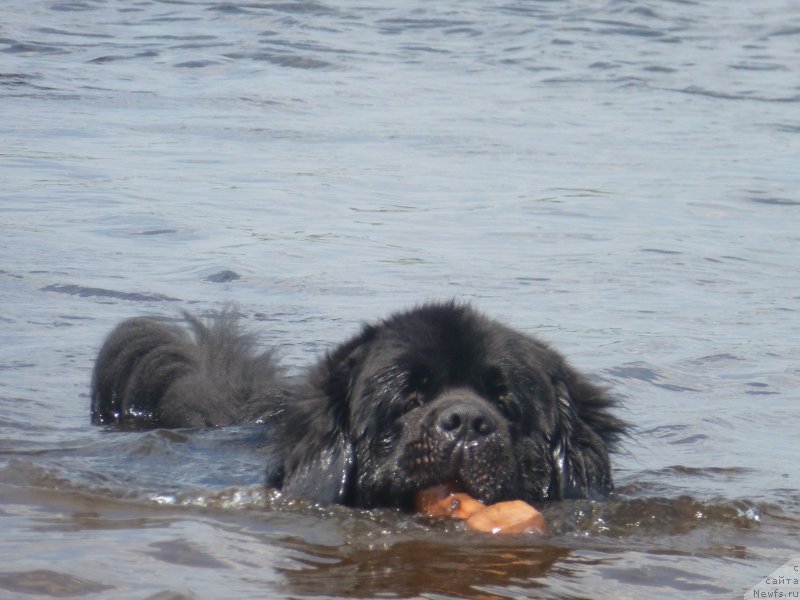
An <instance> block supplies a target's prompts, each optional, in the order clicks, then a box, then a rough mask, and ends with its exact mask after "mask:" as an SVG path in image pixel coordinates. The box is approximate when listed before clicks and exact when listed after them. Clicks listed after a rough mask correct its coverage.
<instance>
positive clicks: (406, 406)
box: [403, 392, 422, 414]
mask: <svg viewBox="0 0 800 600" xmlns="http://www.w3.org/2000/svg"><path fill="white" fill-rule="evenodd" d="M420 406H422V396H421V395H420V394H418V393H416V392H415V393H413V394H409V395H408V397H407V398H406V401H405V402H404V403H403V414H405V413H409V412H411V411H412V410H414V409H415V408H419V407H420Z"/></svg>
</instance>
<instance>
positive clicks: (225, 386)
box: [91, 311, 286, 427]
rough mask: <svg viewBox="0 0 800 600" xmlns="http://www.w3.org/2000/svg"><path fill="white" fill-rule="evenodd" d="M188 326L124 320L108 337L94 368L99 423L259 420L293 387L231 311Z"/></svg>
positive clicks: (95, 414)
mask: <svg viewBox="0 0 800 600" xmlns="http://www.w3.org/2000/svg"><path fill="white" fill-rule="evenodd" d="M185 317H186V321H187V323H188V328H184V327H179V326H176V325H169V324H165V323H162V322H160V321H158V320H155V319H150V318H134V319H129V320H127V321H124V322H123V323H121V324H120V325H118V326H117V328H116V329H114V330H113V331H112V332H111V334H110V335H109V336H108V338H107V339H106V341H105V343H104V344H103V347H102V348H101V350H100V354H99V355H98V357H97V361H96V363H95V366H94V373H93V375H92V392H91V396H92V407H91V411H92V422H93V423H96V424H107V423H124V424H130V425H136V426H143V427H210V426H217V425H232V424H243V423H253V422H258V421H259V420H262V419H264V418H267V417H268V415H269V413H270V412H274V411H278V410H280V405H281V399H282V398H283V396H284V394H285V392H284V390H285V389H286V387H285V385H284V378H283V376H282V373H281V370H280V368H279V366H278V363H277V360H276V358H275V356H274V353H273V352H271V351H266V352H259V351H258V350H257V349H256V344H255V339H254V337H253V336H252V335H250V334H248V333H246V332H245V331H243V330H242V328H241V326H240V325H239V322H238V318H237V315H236V314H235V313H233V312H232V311H225V312H223V313H221V314H219V315H218V316H217V317H216V318H215V319H214V320H213V321H212V322H211V323H210V324H209V325H206V324H204V323H202V322H201V321H199V320H198V319H196V318H195V317H192V316H190V315H188V314H187V315H185Z"/></svg>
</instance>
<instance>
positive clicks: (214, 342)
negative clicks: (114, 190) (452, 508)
mask: <svg viewBox="0 0 800 600" xmlns="http://www.w3.org/2000/svg"><path fill="white" fill-rule="evenodd" d="M187 319H188V322H189V325H190V331H191V333H190V332H189V331H187V330H186V329H185V328H181V327H177V326H172V325H166V324H162V323H159V322H157V321H155V320H152V319H145V318H137V319H131V320H129V321H125V322H123V323H122V324H121V325H119V326H118V327H117V329H115V330H114V331H113V332H112V333H111V334H110V335H109V337H108V339H107V340H106V342H105V344H104V345H103V348H102V349H101V351H100V355H99V356H98V359H97V363H96V365H95V370H94V376H93V382H92V420H93V422H95V423H97V424H111V423H119V424H130V425H134V426H142V427H209V426H221V425H232V424H245V423H258V422H263V423H265V427H269V428H270V435H271V436H273V443H271V444H270V452H271V453H272V455H271V456H270V457H269V460H267V461H265V462H266V463H268V464H269V465H273V466H270V467H268V469H267V470H268V472H267V484H268V485H270V486H273V487H278V488H281V489H283V490H284V491H285V492H286V493H288V494H290V495H299V496H305V497H308V498H311V499H313V500H317V501H321V502H335V503H341V504H345V505H349V506H359V507H365V508H369V507H376V506H394V507H399V508H403V509H411V508H412V506H413V502H414V495H415V494H416V493H418V492H419V491H420V490H423V489H426V488H430V487H432V486H435V485H439V484H443V483H446V484H447V485H449V486H454V487H455V488H456V489H458V490H460V491H463V492H464V493H466V494H469V495H470V496H472V497H474V498H476V499H478V500H480V501H482V502H484V503H487V504H489V503H494V502H500V501H505V500H524V501H525V502H528V503H536V502H542V501H546V500H555V499H561V498H579V497H594V496H603V495H605V494H607V493H608V492H610V491H611V490H612V487H613V486H612V478H611V467H610V461H609V452H610V451H611V450H613V448H614V445H615V443H616V442H617V441H618V439H619V438H620V436H621V435H622V434H623V433H624V431H625V425H624V423H623V422H622V421H621V420H619V419H618V418H616V417H615V416H614V415H613V414H612V413H611V410H610V409H611V408H612V407H613V404H614V401H613V400H612V399H611V398H609V397H608V396H607V395H606V393H605V392H604V390H602V389H600V388H598V387H596V386H594V385H593V384H591V383H590V382H588V381H587V380H586V379H585V378H584V377H583V376H582V375H581V374H579V373H578V372H576V371H575V370H574V369H573V368H572V367H570V366H569V365H568V364H567V363H566V361H565V360H564V358H563V357H562V356H561V355H560V354H558V353H557V352H556V351H554V350H552V349H550V348H549V347H548V346H547V345H545V344H543V343H542V342H539V341H537V340H536V339H534V338H532V337H530V336H528V335H525V334H522V333H520V332H518V331H515V330H513V329H511V328H509V327H506V326H505V325H502V324H501V323H499V322H497V321H494V320H492V319H489V318H487V317H485V316H484V315H482V314H480V313H478V312H477V311H475V310H473V309H472V308H470V307H468V306H464V305H458V304H455V303H433V304H427V305H423V306H420V307H418V308H415V309H412V310H409V311H405V312H399V313H396V314H394V315H392V316H390V317H389V318H387V319H385V320H383V321H381V322H379V323H376V324H372V325H366V326H364V327H363V329H362V331H361V332H360V333H359V334H357V335H356V336H355V337H353V338H351V339H350V340H348V341H346V342H345V343H343V344H341V345H339V346H338V347H337V348H335V349H334V350H333V351H332V352H329V353H328V354H327V355H326V356H325V357H324V358H323V359H322V360H321V361H320V362H319V363H318V364H317V365H315V366H314V367H313V368H312V369H311V370H310V371H309V372H308V374H307V376H306V377H304V378H302V380H301V381H300V382H294V381H289V380H288V379H287V378H285V377H284V375H283V372H282V370H281V368H280V366H279V365H278V363H277V361H276V359H275V357H274V355H273V353H272V352H265V353H259V352H257V351H256V349H255V344H254V340H253V338H252V337H251V336H250V335H249V334H246V333H244V332H243V331H242V330H241V328H240V327H239V325H238V324H237V321H236V319H235V318H234V317H233V316H232V315H230V314H223V315H221V316H220V317H218V318H217V319H216V320H215V321H213V322H212V323H211V324H210V325H208V326H207V325H204V324H202V323H201V322H199V321H198V320H196V319H194V318H191V317H188V318H187Z"/></svg>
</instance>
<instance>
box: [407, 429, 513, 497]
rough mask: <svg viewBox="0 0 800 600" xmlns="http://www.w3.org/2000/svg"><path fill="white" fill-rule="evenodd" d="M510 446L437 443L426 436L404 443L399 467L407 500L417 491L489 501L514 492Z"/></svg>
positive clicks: (417, 492) (499, 444)
mask: <svg viewBox="0 0 800 600" xmlns="http://www.w3.org/2000/svg"><path fill="white" fill-rule="evenodd" d="M514 464H515V463H514V461H513V458H512V456H511V452H510V449H509V448H508V447H507V446H505V445H504V444H502V443H498V444H487V445H483V446H475V447H465V446H464V445H463V444H437V443H435V442H432V441H431V440H429V439H425V440H421V441H416V442H413V443H410V444H408V445H407V446H406V449H405V452H404V453H403V457H402V458H401V460H400V461H399V467H400V470H401V472H402V473H403V476H402V477H400V478H399V479H400V480H403V481H406V482H408V483H410V484H411V485H410V486H408V487H406V492H407V493H408V497H407V500H408V501H412V500H413V497H415V495H416V494H419V493H430V494H437V493H438V494H439V495H441V494H444V496H446V495H448V494H459V493H460V494H467V495H469V496H471V497H473V498H475V499H477V500H479V501H481V502H485V503H492V502H498V501H500V500H506V499H509V497H510V496H512V495H513V490H512V488H513V487H514V483H513V482H514V481H515V475H514V474H515V472H516V470H515V466H514Z"/></svg>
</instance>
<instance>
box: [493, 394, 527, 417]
mask: <svg viewBox="0 0 800 600" xmlns="http://www.w3.org/2000/svg"><path fill="white" fill-rule="evenodd" d="M497 408H499V409H500V412H501V413H502V414H503V416H504V417H505V418H506V419H508V420H509V421H511V422H515V421H519V420H520V419H521V418H522V411H521V410H520V408H519V405H518V404H517V403H516V402H514V400H512V399H511V396H509V395H507V394H506V395H505V396H501V397H500V398H498V399H497Z"/></svg>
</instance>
